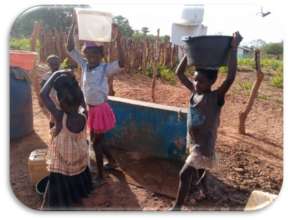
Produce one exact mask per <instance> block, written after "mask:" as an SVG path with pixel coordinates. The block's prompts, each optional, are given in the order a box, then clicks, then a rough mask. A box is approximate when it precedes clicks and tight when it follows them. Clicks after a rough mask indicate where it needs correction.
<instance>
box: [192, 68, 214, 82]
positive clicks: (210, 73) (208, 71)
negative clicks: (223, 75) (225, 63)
mask: <svg viewBox="0 0 288 220" xmlns="http://www.w3.org/2000/svg"><path fill="white" fill-rule="evenodd" d="M196 71H197V72H198V73H200V74H202V75H204V76H205V77H206V78H207V79H208V80H209V82H211V83H212V84H213V83H214V82H215V81H216V79H217V76H218V69H205V68H196Z"/></svg>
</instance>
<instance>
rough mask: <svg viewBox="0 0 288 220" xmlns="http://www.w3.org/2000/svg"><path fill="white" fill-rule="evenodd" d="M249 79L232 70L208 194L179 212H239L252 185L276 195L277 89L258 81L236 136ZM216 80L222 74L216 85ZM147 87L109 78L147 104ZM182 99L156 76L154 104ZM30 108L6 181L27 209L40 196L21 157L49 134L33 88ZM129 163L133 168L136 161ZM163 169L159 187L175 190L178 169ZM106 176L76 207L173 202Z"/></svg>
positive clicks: (279, 163)
mask: <svg viewBox="0 0 288 220" xmlns="http://www.w3.org/2000/svg"><path fill="white" fill-rule="evenodd" d="M254 77H255V73H242V72H240V73H238V75H237V79H236V81H235V83H234V85H233V87H232V89H231V91H230V92H229V94H228V95H227V98H226V103H225V106H224V107H223V110H222V115H221V125H220V127H219V130H218V139H217V147H216V149H217V153H218V155H219V167H218V168H217V169H215V170H213V171H212V172H211V173H210V174H209V179H210V185H209V186H210V187H209V195H208V198H207V199H205V200H203V201H201V202H199V203H197V204H196V205H193V204H192V203H191V202H189V201H188V202H187V203H186V205H185V206H184V207H183V209H184V210H203V209H204V210H235V209H236V210H238V209H240V210H241V209H243V207H244V206H245V203H246V201H247V198H248V196H249V193H250V192H251V191H252V190H254V189H258V190H263V191H267V192H271V193H275V194H278V193H279V191H280V189H281V185H282V179H283V172H282V171H283V170H282V169H283V117H282V116H283V104H282V90H281V89H277V88H273V87H271V86H270V84H269V81H268V80H264V82H263V85H262V87H261V90H260V92H259V97H260V98H257V100H256V102H255V104H254V106H253V109H252V111H251V113H250V114H249V116H248V119H247V123H246V127H247V131H248V134H247V135H240V134H239V133H238V129H237V128H238V114H239V112H240V110H242V109H243V108H244V107H245V103H246V101H247V99H248V96H247V91H242V90H241V89H239V88H240V87H239V82H242V81H243V80H250V81H253V80H254ZM221 80H223V76H222V75H220V77H219V80H218V81H217V83H216V85H217V84H219V83H220V82H221ZM150 87H151V79H150V78H148V77H146V76H144V75H140V74H135V75H127V74H120V75H118V76H116V77H115V80H114V89H115V91H116V95H115V96H119V97H125V98H130V99H137V100H143V101H148V102H150V101H151V88H150ZM188 97H189V92H188V91H187V89H185V88H184V87H183V86H182V85H180V84H179V83H177V84H176V85H170V84H169V83H165V82H162V81H160V80H157V83H156V103H160V104H166V105H172V106H178V107H186V106H187V103H188ZM261 97H262V98H261ZM33 112H34V131H35V132H34V133H32V134H30V135H29V136H27V137H25V138H23V139H21V140H17V141H13V142H11V146H10V147H11V148H10V180H11V186H12V189H13V191H14V193H15V195H16V197H17V198H18V199H19V200H20V201H21V202H22V203H24V204H25V205H27V206H28V207H31V208H33V209H38V208H39V207H40V203H41V197H40V196H38V195H37V194H36V192H35V191H34V189H33V186H32V184H31V182H30V179H29V175H28V170H27V160H28V157H29V154H30V152H31V151H33V150H34V149H38V148H45V147H47V145H48V143H49V132H48V120H47V118H46V117H45V115H44V114H43V112H42V111H41V109H40V107H39V104H38V102H37V98H36V96H35V92H33ZM120 159H121V158H120ZM155 163H156V162H155V161H154V162H153V161H152V162H151V161H150V162H149V164H150V166H151V168H150V170H152V169H153V165H155ZM160 163H161V164H162V165H161V166H169V165H168V164H167V162H160ZM120 165H121V163H120ZM133 166H134V165H133ZM157 166H159V161H158V162H157ZM123 167H124V168H123V169H124V170H125V172H126V171H127V172H128V171H129V169H130V168H131V166H130V167H129V166H127V164H126V167H125V164H123ZM134 167H135V169H136V167H137V165H135V166H134ZM155 167H156V166H155ZM139 169H140V168H139ZM147 170H149V168H148V167H147ZM147 170H146V171H145V170H142V171H141V172H144V173H143V176H144V175H148V176H147V178H150V179H153V175H152V173H149V172H150V171H149V172H147ZM167 170H168V171H167V172H170V171H171V172H170V173H169V175H170V176H167V178H166V179H164V180H163V182H162V185H164V186H165V183H167V185H169V184H170V185H171V183H173V184H174V185H173V186H172V187H174V188H173V190H174V191H175V190H176V188H177V181H176V180H177V172H178V170H177V169H176V170H175V169H174V170H173V169H169V168H167ZM130 171H131V170H130ZM134 172H135V171H134ZM145 172H146V173H145ZM155 172H156V171H155ZM141 174H142V173H141ZM131 175H133V171H131ZM167 175H168V174H167ZM170 177H171V181H170V179H169V178H170ZM106 178H107V183H106V184H104V185H103V186H102V187H100V188H99V189H97V190H95V192H93V193H92V194H91V196H90V197H89V198H87V199H84V200H83V205H82V206H81V207H79V209H94V210H95V209H96V210H167V209H168V208H169V207H170V206H171V203H172V202H173V198H171V197H169V196H163V195H160V194H158V193H154V192H153V186H152V187H150V188H149V186H148V185H147V186H148V187H146V185H145V183H144V184H143V186H142V187H140V186H139V184H132V182H133V181H132V182H131V181H130V180H129V178H128V177H127V176H126V175H123V173H122V172H120V171H115V172H112V173H110V174H107V176H106ZM154 179H155V176H154ZM172 179H173V180H172ZM155 181H156V180H155ZM215 183H216V184H215ZM140 185H141V184H140ZM173 190H172V191H173Z"/></svg>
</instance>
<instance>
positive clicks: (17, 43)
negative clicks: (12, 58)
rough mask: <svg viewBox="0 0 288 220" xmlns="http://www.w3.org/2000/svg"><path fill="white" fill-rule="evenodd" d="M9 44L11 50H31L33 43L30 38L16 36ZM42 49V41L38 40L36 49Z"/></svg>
mask: <svg viewBox="0 0 288 220" xmlns="http://www.w3.org/2000/svg"><path fill="white" fill-rule="evenodd" d="M9 46H10V49H11V50H31V44H30V39H29V38H14V37H11V38H10V41H9ZM39 50H40V42H39V41H38V40H37V42H36V51H37V52H39Z"/></svg>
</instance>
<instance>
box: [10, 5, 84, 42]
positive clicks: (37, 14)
mask: <svg viewBox="0 0 288 220" xmlns="http://www.w3.org/2000/svg"><path fill="white" fill-rule="evenodd" d="M74 7H78V8H79V7H89V6H87V5H52V6H39V7H33V8H30V9H28V10H26V11H24V12H23V13H22V14H21V15H19V16H18V17H17V19H16V20H15V22H14V24H13V26H12V29H11V36H12V37H28V36H29V35H30V34H31V33H32V30H33V25H34V22H35V21H37V22H42V23H43V26H44V29H46V30H47V29H53V28H56V30H62V31H67V30H68V29H69V27H70V25H71V16H72V12H73V9H74Z"/></svg>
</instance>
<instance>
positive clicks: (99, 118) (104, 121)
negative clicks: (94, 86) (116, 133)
mask: <svg viewBox="0 0 288 220" xmlns="http://www.w3.org/2000/svg"><path fill="white" fill-rule="evenodd" d="M115 123H116V119H115V115H114V113H113V111H112V108H111V107H110V105H109V104H108V103H107V102H104V103H102V104H100V105H95V106H89V111H88V127H89V129H90V131H93V132H95V133H105V132H107V131H109V130H111V129H112V128H114V127H115Z"/></svg>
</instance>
